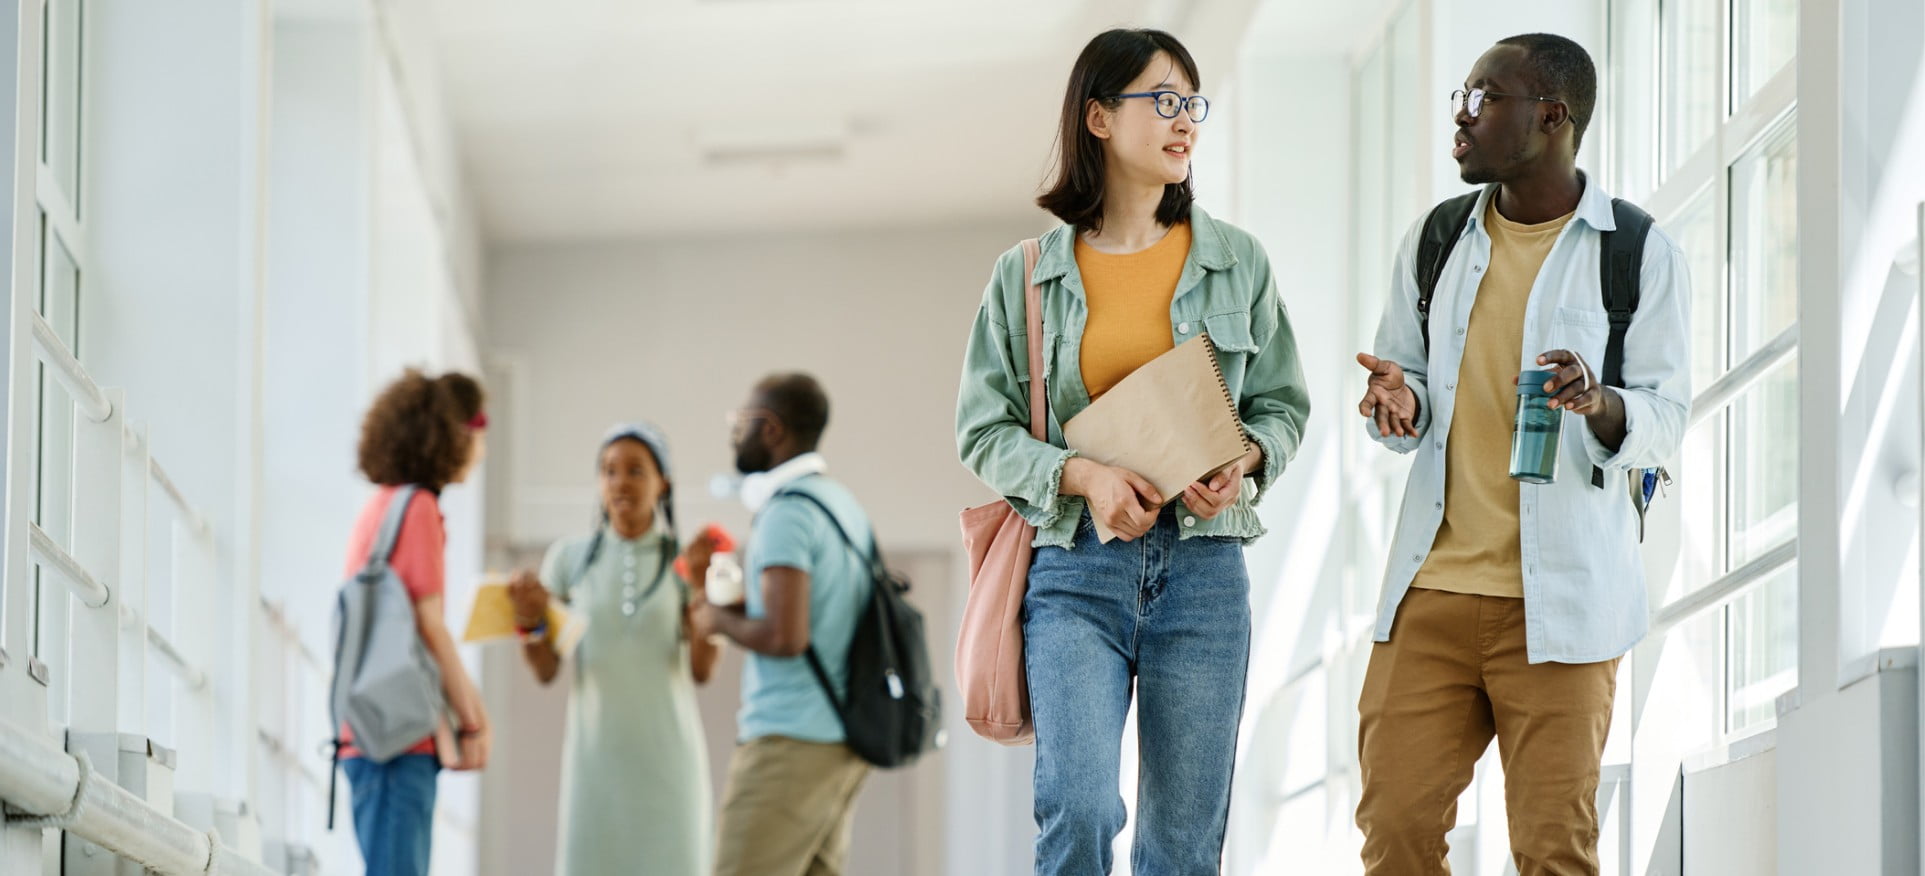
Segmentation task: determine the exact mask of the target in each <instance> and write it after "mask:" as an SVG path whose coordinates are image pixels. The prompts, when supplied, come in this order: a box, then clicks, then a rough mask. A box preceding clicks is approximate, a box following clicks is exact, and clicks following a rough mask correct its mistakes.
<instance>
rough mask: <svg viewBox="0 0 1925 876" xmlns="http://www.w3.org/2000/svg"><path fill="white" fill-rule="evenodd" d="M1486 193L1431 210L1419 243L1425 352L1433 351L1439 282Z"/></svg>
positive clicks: (1420, 314) (1461, 197)
mask: <svg viewBox="0 0 1925 876" xmlns="http://www.w3.org/2000/svg"><path fill="white" fill-rule="evenodd" d="M1482 195H1483V193H1482V192H1466V193H1464V194H1461V195H1458V196H1457V197H1454V198H1451V199H1450V200H1447V201H1445V202H1443V203H1441V204H1438V205H1437V206H1435V207H1432V208H1431V209H1430V215H1428V216H1425V217H1424V234H1423V236H1422V237H1420V238H1418V240H1417V260H1416V261H1415V262H1414V263H1413V264H1412V267H1413V268H1414V269H1415V271H1416V273H1417V277H1416V279H1417V324H1418V326H1419V327H1421V328H1422V330H1423V333H1424V349H1425V350H1426V351H1428V350H1429V349H1430V302H1431V299H1432V298H1434V297H1436V295H1437V281H1438V279H1439V278H1441V277H1443V275H1444V265H1445V264H1447V263H1449V262H1450V254H1451V251H1452V250H1454V249H1456V248H1457V239H1458V238H1459V237H1461V236H1463V233H1464V226H1465V225H1466V224H1468V223H1469V222H1470V213H1471V211H1472V210H1474V209H1476V208H1477V199H1478V198H1479V197H1481V196H1482Z"/></svg>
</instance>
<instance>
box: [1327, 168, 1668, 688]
mask: <svg viewBox="0 0 1925 876" xmlns="http://www.w3.org/2000/svg"><path fill="white" fill-rule="evenodd" d="M1496 191H1497V187H1496V186H1495V185H1492V186H1487V187H1486V188H1485V190H1484V193H1483V196H1482V197H1480V198H1479V199H1478V201H1477V206H1476V208H1475V209H1473V210H1471V214H1470V215H1471V218H1470V221H1469V223H1467V224H1466V225H1465V228H1464V231H1463V235H1462V236H1461V237H1460V238H1459V239H1458V243H1457V246H1456V248H1455V249H1454V250H1453V251H1452V252H1451V257H1450V261H1449V262H1448V263H1447V264H1446V265H1445V266H1444V271H1443V275H1442V276H1441V277H1440V278H1439V279H1438V281H1437V290H1436V295H1435V297H1434V299H1433V300H1432V303H1431V315H1430V339H1431V346H1430V352H1429V355H1428V357H1427V356H1426V355H1425V352H1424V339H1423V334H1422V327H1421V326H1420V324H1419V322H1418V316H1417V282H1416V274H1415V271H1414V270H1413V267H1414V262H1415V260H1416V252H1417V245H1418V242H1419V240H1420V239H1421V238H1422V236H1423V221H1422V220H1421V219H1420V220H1418V222H1417V223H1416V224H1415V225H1413V226H1411V229H1410V231H1409V232H1408V233H1406V234H1405V235H1404V241H1403V244H1402V246H1401V247H1400V248H1399V249H1398V252H1397V267H1396V272H1395V279H1394V280H1393V284H1394V285H1393V287H1392V289H1391V295H1390V301H1389V302H1388V303H1387V304H1386V305H1385V307H1384V316H1383V321H1382V322H1381V323H1379V324H1378V326H1377V340H1376V355H1377V356H1378V357H1380V358H1383V359H1389V360H1391V361H1393V362H1396V363H1397V364H1398V365H1399V366H1401V367H1402V368H1403V369H1404V373H1405V376H1406V378H1407V380H1408V381H1409V384H1410V388H1411V390H1412V391H1413V392H1415V393H1416V394H1417V401H1418V417H1417V421H1416V427H1417V437H1415V438H1412V437H1408V436H1404V437H1398V436H1394V435H1393V436H1390V437H1387V438H1386V437H1384V436H1382V435H1379V434H1378V432H1377V426H1376V423H1375V421H1373V420H1370V419H1365V420H1364V425H1365V428H1366V429H1367V430H1368V431H1369V433H1370V436H1371V437H1372V438H1373V439H1375V440H1377V441H1379V442H1381V443H1383V444H1384V445H1385V446H1387V447H1389V448H1390V449H1392V450H1395V451H1397V452H1398V453H1411V452H1415V453H1416V454H1417V458H1416V460H1415V462H1414V463H1413V464H1412V466H1411V470H1410V482H1409V484H1408V485H1407V486H1406V487H1405V489H1404V504H1403V512H1402V515H1401V517H1400V518H1399V520H1398V522H1397V529H1396V535H1395V536H1394V537H1393V540H1392V543H1391V554H1390V558H1389V561H1388V562H1387V563H1386V565H1385V569H1384V586H1383V597H1382V599H1381V601H1380V603H1379V611H1378V617H1377V631H1376V632H1377V634H1376V639H1377V641H1379V642H1387V641H1389V640H1390V636H1391V632H1392V627H1393V625H1394V624H1395V622H1396V619H1397V607H1398V605H1399V604H1401V603H1402V602H1403V598H1404V594H1405V593H1406V592H1408V591H1409V589H1410V582H1411V579H1412V578H1413V577H1415V576H1416V574H1417V571H1418V569H1420V568H1422V567H1423V565H1424V559H1425V557H1426V556H1427V555H1428V554H1429V553H1430V549H1431V545H1432V543H1433V542H1435V541H1436V538H1437V527H1438V525H1439V524H1440V523H1442V522H1443V520H1444V503H1445V502H1447V501H1449V497H1448V496H1446V495H1445V493H1444V465H1445V460H1446V458H1447V457H1446V454H1445V445H1446V443H1447V442H1448V441H1449V440H1450V424H1451V415H1452V413H1453V412H1454V411H1455V407H1456V405H1455V402H1456V388H1457V380H1458V369H1459V367H1460V366H1461V365H1462V363H1463V358H1464V338H1465V331H1466V330H1467V329H1468V327H1469V325H1470V314H1471V305H1472V303H1473V302H1474V301H1475V300H1476V297H1477V288H1478V285H1479V283H1481V282H1482V281H1483V278H1484V271H1485V270H1486V269H1488V267H1489V266H1490V255H1491V237H1490V233H1489V232H1488V231H1487V230H1486V229H1485V228H1484V214H1485V209H1486V208H1487V207H1488V206H1489V205H1490V199H1491V197H1492V195H1493V193H1495V192H1496ZM1615 229H1616V222H1615V220H1614V218H1613V216H1612V212H1611V196H1610V195H1609V194H1607V193H1605V192H1604V191H1603V190H1602V189H1600V188H1599V187H1598V186H1597V185H1596V184H1595V183H1593V182H1592V181H1591V180H1589V179H1586V180H1585V186H1584V195H1583V197H1582V198H1581V199H1580V200H1579V202H1578V207H1577V213H1576V215H1575V216H1573V217H1572V219H1571V222H1570V223H1569V224H1567V225H1566V226H1565V227H1564V230H1563V231H1562V232H1561V233H1560V234H1559V235H1558V238H1557V241H1556V242H1555V243H1554V244H1552V246H1551V251H1550V254H1549V255H1548V256H1547V257H1546V258H1545V260H1544V266H1543V267H1542V268H1540V269H1539V270H1538V273H1537V282H1536V283H1535V285H1533V286H1532V287H1531V297H1530V302H1529V304H1527V305H1526V307H1525V310H1524V347H1523V349H1521V350H1519V351H1518V370H1519V371H1524V370H1530V369H1535V368H1538V367H1539V366H1538V365H1537V364H1536V363H1537V357H1538V356H1539V355H1541V354H1543V353H1545V352H1548V351H1550V350H1559V349H1564V350H1571V351H1574V352H1576V353H1577V354H1578V355H1580V356H1582V357H1583V358H1584V361H1586V362H1588V363H1590V365H1591V368H1592V370H1593V371H1594V372H1601V371H1602V370H1603V368H1604V347H1605V343H1606V341H1607V340H1608V338H1609V337H1610V327H1611V326H1610V321H1609V317H1608V316H1607V314H1606V313H1605V310H1604V296H1603V293H1602V291H1601V290H1600V289H1599V287H1598V259H1599V238H1598V232H1599V231H1606V230H1615ZM1641 288H1642V293H1641V297H1640V298H1639V302H1638V309H1637V314H1636V316H1635V317H1633V319H1632V321H1631V328H1630V331H1629V332H1628V333H1627V334H1626V336H1625V341H1624V384H1625V385H1624V387H1623V388H1621V389H1618V390H1617V392H1618V394H1619V396H1620V397H1622V398H1623V400H1624V416H1625V426H1626V429H1627V434H1626V435H1625V438H1624V443H1623V444H1622V445H1621V446H1620V447H1619V448H1618V450H1617V451H1616V452H1615V453H1614V452H1612V451H1611V450H1610V449H1608V448H1606V447H1605V446H1604V444H1603V443H1602V442H1600V441H1599V440H1598V439H1597V436H1596V435H1593V434H1592V433H1591V430H1590V428H1589V426H1588V425H1587V424H1586V422H1585V420H1584V418H1583V417H1581V416H1577V415H1569V416H1566V417H1565V419H1564V430H1563V434H1562V436H1561V440H1560V441H1559V443H1558V454H1559V460H1558V477H1557V481H1556V483H1552V484H1546V485H1542V486H1534V485H1529V484H1526V485H1524V486H1523V487H1522V489H1520V490H1519V491H1518V493H1519V496H1518V522H1519V527H1520V532H1519V537H1520V538H1519V540H1520V542H1521V545H1522V548H1523V566H1524V569H1523V571H1524V618H1525V641H1526V646H1527V647H1528V649H1529V654H1530V661H1531V662H1532V663H1546V662H1557V663H1592V662H1596V661H1600V660H1609V659H1611V658H1613V657H1617V656H1620V655H1622V654H1624V653H1625V652H1626V651H1629V650H1630V649H1631V647H1632V646H1633V645H1636V644H1637V642H1638V640H1639V639H1641V638H1643V636H1644V633H1645V631H1646V630H1647V629H1648V628H1649V626H1650V609H1649V607H1648V606H1647V604H1646V599H1645V588H1644V566H1643V563H1642V562H1641V560H1640V558H1639V555H1638V521H1637V512H1636V510H1635V509H1634V508H1633V507H1632V505H1631V499H1630V493H1629V490H1628V488H1627V486H1626V481H1625V475H1624V474H1623V473H1624V472H1626V471H1628V470H1631V469H1643V468H1650V467H1655V466H1658V465H1661V464H1663V463H1664V462H1665V460H1666V459H1668V458H1669V457H1670V456H1671V455H1672V454H1673V453H1675V452H1676V451H1677V449H1678V445H1679V442H1680V441H1681V440H1682V439H1683V435H1684V427H1685V417H1686V413H1687V411H1688V410H1689V409H1690V404H1691V402H1690V399H1691V346H1690V314H1691V305H1690V300H1691V295H1690V276H1689V272H1688V270H1687V267H1686V263H1685V260H1684V254H1683V252H1681V251H1680V250H1679V249H1678V246H1677V244H1676V243H1673V242H1672V240H1671V238H1670V237H1668V236H1666V235H1665V234H1664V233H1663V232H1661V231H1659V230H1658V229H1657V227H1656V226H1653V227H1652V228H1651V232H1650V236H1649V237H1647V238H1646V239H1645V244H1644V265H1643V275H1642V287H1641ZM1593 465H1596V466H1599V467H1601V468H1603V469H1604V471H1605V472H1606V478H1605V484H1604V487H1603V488H1599V487H1596V486H1593V485H1592V483H1591V466H1593Z"/></svg>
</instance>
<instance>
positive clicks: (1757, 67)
mask: <svg viewBox="0 0 1925 876" xmlns="http://www.w3.org/2000/svg"><path fill="white" fill-rule="evenodd" d="M1733 11H1734V13H1735V14H1736V15H1737V20H1736V21H1735V22H1734V24H1735V26H1734V27H1733V28H1732V32H1733V33H1734V35H1735V38H1734V39H1733V40H1732V42H1733V43H1734V44H1735V45H1734V48H1735V49H1736V50H1737V57H1736V58H1733V59H1732V60H1733V63H1732V65H1731V66H1732V75H1733V76H1734V77H1736V79H1737V87H1736V88H1735V89H1733V96H1734V97H1735V98H1736V101H1735V102H1736V103H1738V104H1742V103H1744V102H1745V101H1746V100H1748V99H1750V98H1751V96H1752V95H1754V94H1757V93H1758V89H1760V88H1762V87H1764V84H1765V83H1766V82H1769V81H1771V77H1772V76H1773V75H1775V74H1776V73H1777V72H1778V71H1779V69H1781V68H1783V67H1784V66H1785V64H1786V63H1787V62H1789V61H1790V60H1791V59H1792V57H1793V56H1795V55H1797V54H1798V0H1737V2H1736V3H1734V4H1733Z"/></svg>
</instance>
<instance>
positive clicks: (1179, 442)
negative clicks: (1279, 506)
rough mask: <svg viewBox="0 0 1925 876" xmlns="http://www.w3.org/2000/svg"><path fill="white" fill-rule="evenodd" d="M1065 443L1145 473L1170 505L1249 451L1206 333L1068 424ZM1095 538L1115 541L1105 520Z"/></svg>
mask: <svg viewBox="0 0 1925 876" xmlns="http://www.w3.org/2000/svg"><path fill="white" fill-rule="evenodd" d="M1063 439H1064V441H1066V442H1067V443H1068V444H1069V446H1070V447H1071V448H1073V449H1074V450H1076V452H1077V453H1078V454H1079V455H1081V456H1083V457H1086V458H1088V459H1090V460H1092V461H1094V462H1100V463H1102V464H1104V465H1113V466H1117V467H1118V468H1125V469H1128V470H1130V471H1133V472H1136V473H1137V474H1139V475H1142V476H1143V478H1144V479H1145V480H1147V481H1149V482H1150V484H1151V486H1154V487H1156V491H1157V493H1159V494H1160V495H1162V496H1163V497H1164V498H1165V499H1166V500H1174V499H1175V498H1177V497H1181V496H1182V495H1183V490H1184V488H1186V487H1188V486H1189V485H1190V484H1192V483H1195V482H1196V481H1199V480H1202V479H1203V478H1206V477H1209V476H1210V475H1212V474H1214V473H1216V472H1217V471H1219V470H1221V469H1222V468H1223V467H1224V466H1226V465H1229V464H1231V463H1233V462H1235V461H1236V460H1237V458H1238V457H1240V456H1242V455H1243V454H1245V453H1247V452H1249V449H1250V441H1249V438H1247V437H1246V436H1245V435H1244V433H1243V421H1242V419H1241V418H1240V417H1239V416H1238V415H1237V406H1236V400H1235V399H1233V398H1231V397H1230V390H1229V388H1228V386H1227V385H1226V384H1225V383H1224V382H1223V372H1222V371H1221V370H1220V369H1219V368H1218V366H1217V360H1216V350H1215V348H1214V347H1213V346H1211V344H1210V340H1209V337H1208V336H1207V335H1198V336H1197V337H1194V338H1191V339H1190V340H1188V341H1185V342H1184V343H1182V344H1178V345H1177V346H1176V348H1175V349H1173V350H1171V351H1169V352H1167V353H1164V354H1163V355H1161V356H1158V357H1156V358H1155V359H1152V360H1150V361H1149V362H1148V363H1147V364H1145V365H1144V366H1143V367H1141V368H1138V369H1136V371H1134V372H1132V373H1131V374H1130V376H1128V377H1125V378H1123V380H1122V381H1121V382H1119V383H1117V384H1116V386H1115V387H1113V388H1111V389H1110V391H1109V392H1107V393H1104V394H1103V397H1102V398H1099V399H1097V400H1096V401H1094V402H1091V403H1090V406H1089V407H1087V408H1085V409H1084V410H1083V412H1082V413H1080V414H1077V415H1076V416H1074V417H1072V418H1070V421H1069V422H1067V423H1064V424H1063ZM1092 519H1095V518H1094V515H1092ZM1096 535H1097V537H1098V538H1099V539H1101V540H1102V541H1103V543H1105V544H1108V543H1109V542H1110V541H1111V540H1113V539H1115V538H1116V533H1114V532H1111V531H1110V529H1109V527H1108V526H1106V525H1104V523H1103V521H1102V520H1100V519H1096Z"/></svg>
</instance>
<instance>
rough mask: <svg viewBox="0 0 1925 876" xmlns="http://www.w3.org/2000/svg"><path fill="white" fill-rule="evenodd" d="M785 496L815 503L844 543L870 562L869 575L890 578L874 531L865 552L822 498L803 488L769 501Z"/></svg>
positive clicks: (881, 579)
mask: <svg viewBox="0 0 1925 876" xmlns="http://www.w3.org/2000/svg"><path fill="white" fill-rule="evenodd" d="M783 496H796V497H799V498H802V499H807V500H809V504H811V505H814V506H815V507H816V508H817V509H818V510H820V511H821V512H822V515H823V516H824V517H827V518H829V525H830V526H833V527H835V531H836V534H837V535H840V536H842V543H843V544H845V545H848V546H849V550H850V551H852V552H853V553H855V555H856V556H859V557H862V558H863V561H864V562H866V563H868V565H869V576H870V577H871V578H874V579H875V580H877V581H886V580H888V578H889V571H888V570H887V569H885V568H884V567H883V565H882V547H881V542H880V541H879V540H877V538H876V536H875V533H874V532H870V533H869V544H870V550H869V553H867V554H864V553H863V552H862V548H859V547H856V542H855V539H853V538H850V537H849V531H848V530H846V529H843V528H842V520H841V519H840V518H838V517H836V515H835V512H834V511H831V510H829V506H828V505H826V504H824V503H823V501H822V500H821V499H818V498H816V497H815V496H813V495H810V494H809V493H807V492H805V491H802V490H783V491H781V492H778V493H776V494H775V496H773V497H772V498H770V500H769V501H771V502H773V501H775V500H776V499H780V498H782V497H783Z"/></svg>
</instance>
